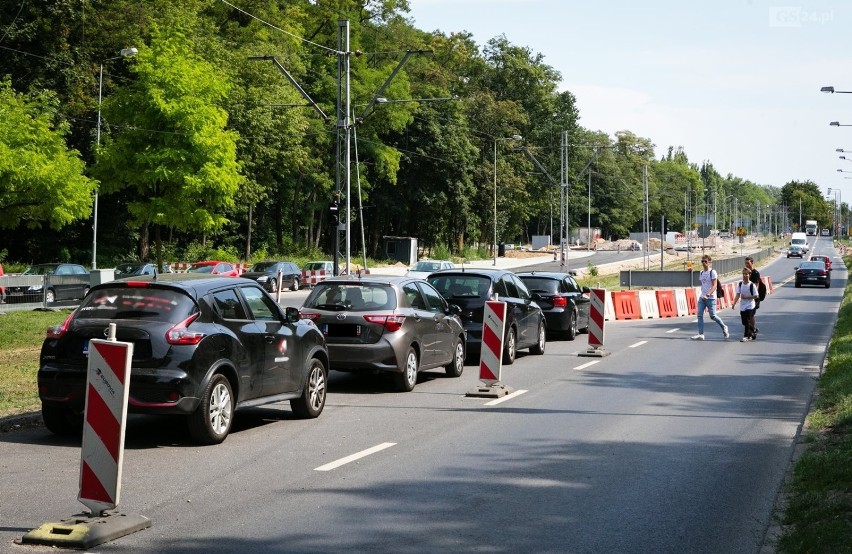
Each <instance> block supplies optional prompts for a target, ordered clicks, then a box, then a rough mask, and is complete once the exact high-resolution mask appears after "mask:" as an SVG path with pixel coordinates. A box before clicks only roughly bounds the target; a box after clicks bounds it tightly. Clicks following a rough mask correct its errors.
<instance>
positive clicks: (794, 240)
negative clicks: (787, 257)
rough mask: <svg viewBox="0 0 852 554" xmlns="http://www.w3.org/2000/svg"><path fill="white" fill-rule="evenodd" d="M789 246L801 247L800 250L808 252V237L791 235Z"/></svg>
mask: <svg viewBox="0 0 852 554" xmlns="http://www.w3.org/2000/svg"><path fill="white" fill-rule="evenodd" d="M790 245H791V246H792V245H797V246H801V247H802V250H804V251H805V252H807V251H808V236H807V235H806V234H805V233H793V236H791V237H790Z"/></svg>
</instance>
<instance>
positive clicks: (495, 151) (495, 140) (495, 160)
mask: <svg viewBox="0 0 852 554" xmlns="http://www.w3.org/2000/svg"><path fill="white" fill-rule="evenodd" d="M522 138H523V137H521V135H512V136H511V137H504V138H495V139H494V245H493V248H494V250H493V252H494V263H493V264H492V265H494V266H496V265H497V143H498V142H499V141H502V140H514V141H519V140H522Z"/></svg>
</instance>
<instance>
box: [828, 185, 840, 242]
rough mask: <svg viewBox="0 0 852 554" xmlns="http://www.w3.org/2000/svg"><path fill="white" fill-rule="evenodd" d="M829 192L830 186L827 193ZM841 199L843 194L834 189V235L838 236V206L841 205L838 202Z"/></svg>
mask: <svg viewBox="0 0 852 554" xmlns="http://www.w3.org/2000/svg"><path fill="white" fill-rule="evenodd" d="M831 192H832V189H831V187H829V189H828V194H831ZM842 200H843V196H842V195H841V194H840V190H839V189H834V236H835V237H839V236H840V225H839V223H840V218H839V214H838V210H840V206H841V204H840V202H842Z"/></svg>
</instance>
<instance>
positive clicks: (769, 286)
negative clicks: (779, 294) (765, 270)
mask: <svg viewBox="0 0 852 554" xmlns="http://www.w3.org/2000/svg"><path fill="white" fill-rule="evenodd" d="M760 280H761V281H763V282H764V283H766V294H772V293H773V292H774V291H775V287H773V286H772V277H769V276H767V277H761V278H760Z"/></svg>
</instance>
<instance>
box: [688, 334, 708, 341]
mask: <svg viewBox="0 0 852 554" xmlns="http://www.w3.org/2000/svg"><path fill="white" fill-rule="evenodd" d="M689 338H691V339H692V340H704V335H702V334H700V333H699V334H697V335H695V336H694V337H689Z"/></svg>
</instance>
